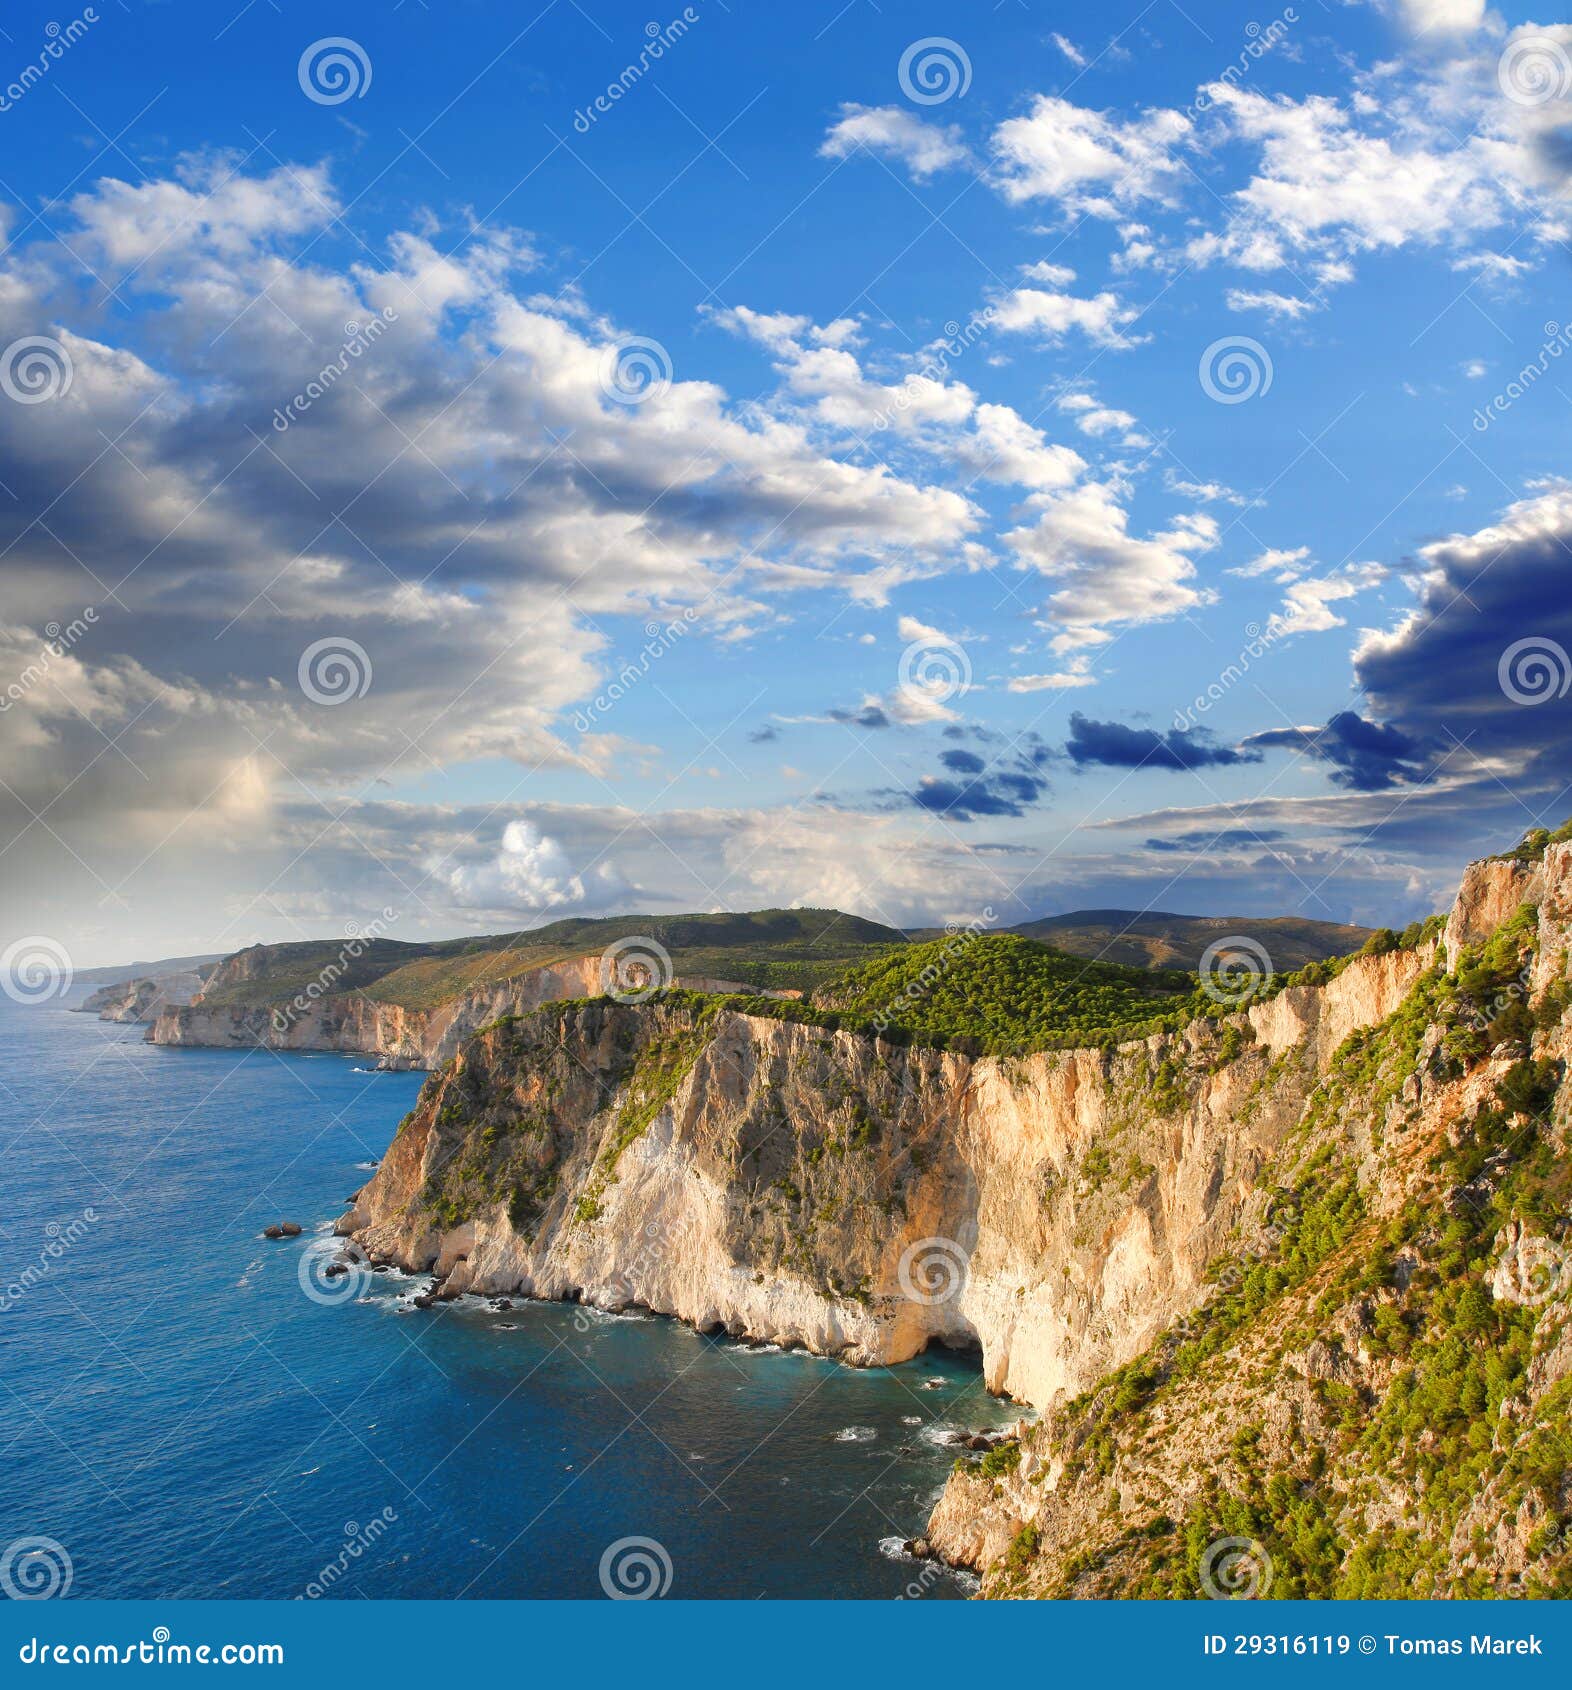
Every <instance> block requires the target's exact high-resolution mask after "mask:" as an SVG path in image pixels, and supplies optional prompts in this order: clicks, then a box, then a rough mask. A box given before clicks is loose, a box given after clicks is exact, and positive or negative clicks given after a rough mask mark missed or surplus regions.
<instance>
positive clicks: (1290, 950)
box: [1010, 910, 1371, 974]
mask: <svg viewBox="0 0 1572 1690" xmlns="http://www.w3.org/2000/svg"><path fill="white" fill-rule="evenodd" d="M1010 931H1011V932H1012V933H1021V934H1024V935H1025V936H1026V937H1027V938H1028V939H1038V940H1041V941H1042V943H1043V944H1045V945H1053V946H1054V947H1055V948H1056V949H1058V950H1061V951H1068V952H1069V953H1070V954H1071V955H1072V956H1080V957H1090V958H1094V959H1095V960H1097V961H1098V962H1117V963H1123V964H1124V965H1125V966H1126V967H1129V968H1180V969H1195V968H1198V967H1199V966H1200V962H1201V954H1202V952H1204V951H1205V949H1206V947H1207V946H1208V945H1210V944H1212V943H1213V942H1214V941H1215V940H1218V939H1232V938H1242V939H1253V940H1255V941H1256V943H1257V944H1259V945H1261V946H1263V947H1264V948H1265V950H1266V954H1267V955H1268V956H1269V957H1270V958H1271V959H1272V967H1273V969H1274V970H1275V971H1276V972H1277V973H1279V974H1291V973H1292V972H1293V971H1294V970H1295V969H1296V968H1302V967H1303V966H1304V965H1305V964H1306V963H1307V962H1320V961H1321V960H1322V959H1323V958H1326V957H1334V956H1346V955H1347V954H1348V953H1349V952H1350V951H1357V950H1358V949H1359V947H1360V946H1361V945H1362V944H1364V942H1365V940H1366V939H1368V938H1369V937H1370V933H1371V929H1370V928H1368V927H1353V926H1349V925H1347V924H1346V923H1344V922H1339V921H1309V920H1306V919H1304V918H1303V917H1301V916H1296V915H1271V916H1251V915H1174V914H1172V913H1170V912H1168V911H1166V910H1072V911H1071V912H1070V913H1069V914H1068V915H1045V916H1043V917H1041V918H1040V919H1039V920H1037V921H1023V922H1021V923H1019V925H1017V926H1015V927H1012V928H1011V929H1010Z"/></svg>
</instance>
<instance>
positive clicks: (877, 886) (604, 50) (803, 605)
mask: <svg viewBox="0 0 1572 1690" xmlns="http://www.w3.org/2000/svg"><path fill="white" fill-rule="evenodd" d="M73 20H74V21H73ZM51 26H53V27H52V28H51ZM51 47H52V50H51ZM656 48H658V49H659V51H658V53H657V52H656V51H655V49H656ZM0 52H3V55H4V65H5V68H4V75H5V76H7V77H8V78H10V86H9V88H7V89H6V90H4V93H5V105H4V108H3V109H0V134H4V135H5V136H6V137H8V138H9V139H10V140H11V141H12V145H11V146H9V147H7V148H6V159H7V163H6V166H5V168H4V171H3V172H0V192H3V193H4V196H5V205H4V211H3V216H4V219H5V233H6V240H7V245H6V250H5V254H4V260H3V268H0V347H3V349H4V351H3V357H4V361H5V367H6V373H7V376H8V378H9V385H7V386H6V392H5V395H4V402H0V480H3V482H4V484H5V488H6V492H7V494H8V495H9V497H8V498H7V497H4V496H0V548H3V552H0V555H3V560H4V561H3V562H0V593H3V595H4V597H3V600H0V663H3V668H4V673H3V674H0V685H4V686H5V688H6V690H5V693H4V695H3V702H4V704H5V706H6V708H5V710H4V714H3V715H0V779H3V780H4V783H5V784H4V786H3V787H0V847H3V849H4V852H5V855H6V858H7V863H8V868H9V870H10V872H9V873H8V875H7V892H6V894H5V898H4V905H5V928H6V932H7V935H9V934H12V933H17V934H36V933H41V934H45V935H49V936H51V937H53V938H55V939H56V940H58V941H59V942H60V943H61V944H63V945H65V946H66V947H67V948H68V949H69V950H70V951H71V954H72V955H73V956H74V957H76V958H77V959H78V961H79V964H80V965H82V966H86V965H88V964H90V963H92V962H97V961H103V960H111V959H112V958H113V957H115V956H118V955H120V954H122V953H123V952H125V951H126V950H127V949H130V950H136V951H141V952H146V951H147V950H149V949H164V950H179V949H186V948H192V949H196V948H201V949H207V948H230V947H232V946H234V945H238V944H241V943H245V942H248V941H250V940H252V939H254V938H273V939H280V938H288V937H305V936H315V935H318V934H323V933H332V932H336V931H338V930H340V928H341V927H342V925H343V922H344V921H345V920H346V919H354V920H356V921H360V922H366V921H370V920H375V921H377V922H378V924H379V926H381V927H383V928H385V930H386V931H389V932H392V933H395V934H402V935H406V936H417V935H419V934H422V933H449V932H455V931H460V930H464V929H474V930H486V929H496V928H499V927H508V926H516V925H528V924H534V923H537V922H540V921H545V920H550V919H553V918H554V917H556V916H560V915H564V914H571V913H599V912H601V911H605V910H617V909H627V908H646V907H647V908H665V909H672V908H717V907H731V908H738V907H756V906H759V905H763V904H772V903H807V904H814V905H820V904H825V905H838V906H840V907H844V908H850V909H855V910H857V911H859V912H860V913H863V914H866V915H869V916H873V917H876V918H882V919H886V920H890V921H893V922H899V923H913V922H922V921H934V920H944V919H951V918H966V917H969V916H971V915H975V914H977V913H978V912H980V911H982V910H984V909H985V908H986V909H990V910H992V911H993V912H994V916H995V919H999V920H1004V921H1013V920H1020V919H1023V918H1025V917H1027V916H1031V915H1035V914H1039V913H1044V912H1047V911H1052V910H1059V909H1068V908H1075V907H1080V906H1086V905H1104V904H1119V905H1128V906H1134V907H1141V906H1145V905H1154V906H1156V907H1159V908H1178V909H1185V910H1193V911H1197V912H1209V913H1275V912H1278V911H1299V912H1302V913H1305V914H1310V915H1317V916H1323V917H1333V918H1340V919H1356V920H1363V921H1371V922H1374V921H1381V920H1399V919H1406V918H1408V917H1409V916H1412V915H1414V914H1417V913H1421V912H1423V911H1425V910H1427V909H1429V908H1432V907H1434V906H1435V905H1436V904H1437V903H1438V902H1440V901H1442V900H1443V899H1444V897H1445V896H1446V893H1447V890H1448V887H1449V883H1450V882H1451V881H1452V879H1453V878H1454V877H1455V875H1456V872H1457V869H1458V868H1459V866H1460V865H1461V863H1462V862H1463V861H1464V860H1466V858H1467V857H1468V856H1469V855H1470V854H1477V853H1478V852H1480V851H1483V850H1488V849H1495V848H1500V847H1501V846H1503V845H1504V844H1506V843H1508V842H1510V840H1511V839H1512V838H1514V837H1516V836H1517V835H1518V834H1519V833H1520V832H1521V831H1522V830H1523V828H1525V827H1526V826H1528V825H1529V824H1530V823H1533V822H1539V821H1547V820H1548V821H1552V822H1554V821H1558V820H1560V819H1561V818H1562V817H1563V815H1564V814H1565V813H1566V812H1568V811H1572V796H1569V794H1568V792H1567V790H1566V780H1567V776H1568V774H1569V772H1572V771H1569V770H1568V768H1567V763H1568V755H1567V752H1568V742H1569V735H1568V719H1567V713H1568V707H1567V701H1566V699H1565V698H1563V696H1562V690H1563V683H1564V682H1565V683H1568V685H1569V688H1572V663H1569V660H1568V658H1567V655H1566V653H1567V647H1568V645H1569V644H1572V626H1569V624H1572V595H1569V594H1568V592H1567V590H1566V588H1567V585H1568V574H1569V572H1568V568H1567V563H1568V553H1567V547H1566V537H1567V535H1568V533H1569V531H1572V493H1569V492H1568V489H1567V488H1566V486H1565V485H1564V484H1563V483H1562V482H1561V481H1560V479H1559V478H1560V477H1561V476H1563V475H1564V474H1565V473H1566V464H1565V461H1564V460H1565V457H1566V440H1567V431H1566V421H1567V418H1568V410H1567V405H1568V384H1567V382H1566V380H1565V379H1564V377H1563V375H1562V371H1561V365H1560V359H1561V356H1562V354H1563V353H1564V352H1565V350H1566V344H1565V341H1564V338H1563V334H1562V320H1563V318H1564V317H1566V316H1567V315H1568V314H1569V312H1568V302H1567V291H1566V286H1565V281H1566V276H1567V259H1568V232H1569V223H1568V208H1567V200H1566V159H1567V157H1568V152H1567V147H1566V141H1567V137H1568V133H1569V131H1568V123H1569V119H1572V31H1569V30H1568V28H1567V26H1564V25H1561V24H1559V23H1556V22H1555V21H1554V20H1548V21H1546V20H1538V21H1536V19H1535V17H1534V15H1533V14H1532V13H1531V12H1528V11H1525V10H1523V9H1521V8H1517V7H1509V8H1494V7H1492V8H1489V9H1486V8H1485V7H1483V6H1482V5H1478V4H1475V3H1473V0H1390V3H1377V4H1355V5H1343V4H1331V5H1327V4H1322V3H1321V0H1303V3H1302V4H1300V5H1298V6H1291V7H1285V8H1281V9H1278V10H1273V9H1271V8H1261V7H1256V8H1253V9H1252V8H1245V7H1235V6H1231V5H1209V6H1206V7H1204V8H1199V7H1187V8H1185V9H1184V10H1181V9H1180V7H1179V6H1177V5H1175V4H1172V3H1171V0H1160V3H1156V4H1152V5H1148V6H1146V7H1144V8H1141V7H1138V6H1136V5H1133V4H1132V5H1131V6H1130V7H1129V8H1128V9H1127V10H1119V9H1117V8H1116V9H1115V10H1114V11H1112V12H1110V11H1109V10H1108V9H1107V8H1105V7H1095V8H1094V7H1073V6H1041V5H1023V4H1010V3H1006V4H1001V5H999V6H998V7H996V8H991V9H987V8H985V9H977V10H975V11H974V10H973V9H971V8H956V7H954V6H938V5H934V6H929V5H910V6H894V5H884V6H881V7H878V8H875V6H873V5H872V4H870V3H868V0H855V3H853V4H851V5H848V6H844V7H843V6H840V5H837V4H826V5H822V6H821V5H813V4H810V5H805V6H799V7H793V8H789V9H785V8H767V7H760V6H745V5H741V4H736V3H733V4H731V5H730V6H722V5H719V4H694V5H692V6H691V7H688V8H686V10H684V9H683V8H674V9H669V10H668V11H665V12H651V11H649V10H648V9H647V8H642V7H638V8H636V7H631V6H623V5H596V6H593V7H589V6H582V7H581V6H578V5H574V4H572V3H571V0H557V3H555V4H551V5H547V6H545V7H544V8H542V9H540V10H539V11H538V12H536V11H534V10H533V9H532V8H530V7H525V8H512V7H501V6H494V5H483V4H460V5H451V6H444V7H440V8H439V7H435V6H432V7H427V6H424V5H421V4H419V3H418V0H406V3H405V4H403V5H400V6H397V7H387V6H366V5H342V6H337V7H334V8H332V9H331V12H330V13H328V12H324V11H323V10H322V9H321V8H320V7H305V6H300V5H294V4H289V3H287V0H279V3H278V4H276V5H275V4H271V3H269V0H256V3H254V4H252V5H250V6H248V7H246V8H244V9H243V10H242V9H240V8H238V7H237V8H235V9H234V11H233V12H231V9H230V8H229V7H228V6H219V7H212V6H202V7H197V6H188V5H177V4H171V5H156V6H143V5H140V4H136V3H135V0H130V3H128V4H126V5H121V4H118V3H117V0H105V3H104V4H102V5H99V6H97V7H95V8H90V9H86V10H83V11H81V12H79V13H73V14H71V15H70V16H68V15H67V14H66V13H63V12H59V11H56V12H52V13H51V12H46V11H43V10H40V9H32V8H25V7H24V8H21V9H20V11H19V12H17V13H15V14H14V15H13V14H8V17H7V19H6V22H5V33H4V37H3V38H0ZM614 86H615V87H617V88H618V93H617V95H616V97H615V98H611V97H609V91H610V90H611V89H612V88H613V87H614ZM597 97H599V106H598V107H597ZM368 325H371V326H369V327H368ZM1569 334H1572V331H1569ZM651 376H652V377H653V380H647V379H645V378H647V377H651ZM619 383H621V384H622V385H621V386H619ZM13 390H14V391H13ZM281 425H282V426H281ZM89 612H91V614H89ZM51 629H53V630H55V631H54V632H53V633H51V632H50V630H51ZM649 629H654V630H656V633H655V634H654V635H653V636H652V635H651V634H650V633H649V632H648V631H647V630H649ZM61 630H64V632H63V633H62V632H61ZM662 630H667V631H662ZM335 659H336V662H335ZM619 673H622V674H623V676H624V678H623V680H622V682H620V683H618V684H615V685H614V684H613V682H614V681H615V678H616V677H617V676H618V675H619ZM597 700H598V701H599V702H597ZM1198 701H1200V702H1199V704H1198Z"/></svg>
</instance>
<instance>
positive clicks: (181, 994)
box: [76, 971, 202, 1023]
mask: <svg viewBox="0 0 1572 1690" xmlns="http://www.w3.org/2000/svg"><path fill="white" fill-rule="evenodd" d="M201 989H202V976H201V975H200V974H198V973H196V972H194V971H192V972H188V973H181V974H163V975H160V976H159V977H158V978H157V979H155V980H123V981H120V982H118V983H116V984H115V985H112V986H100V987H99V988H98V990H97V991H96V992H91V993H89V994H88V996H87V997H86V998H84V999H83V1000H82V1002H81V1003H79V1004H78V1005H77V1006H76V1007H77V1010H78V1012H79V1013H81V1014H83V1015H96V1016H97V1017H98V1019H99V1020H100V1021H120V1022H127V1023H143V1022H146V1023H152V1022H154V1021H156V1020H157V1019H158V1017H159V1015H160V1014H161V1013H162V1012H163V1011H164V1010H165V1009H166V1008H169V1007H171V1006H173V1005H177V1004H187V1003H189V1002H190V1001H191V999H192V998H193V997H195V996H196V994H197V993H198V992H199V991H201Z"/></svg>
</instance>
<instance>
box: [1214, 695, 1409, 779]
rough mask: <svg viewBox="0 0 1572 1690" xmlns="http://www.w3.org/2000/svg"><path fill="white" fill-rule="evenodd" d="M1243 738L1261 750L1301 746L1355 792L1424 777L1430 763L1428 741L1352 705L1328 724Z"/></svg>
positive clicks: (1341, 711) (1308, 755)
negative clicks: (1369, 716) (1370, 717)
mask: <svg viewBox="0 0 1572 1690" xmlns="http://www.w3.org/2000/svg"><path fill="white" fill-rule="evenodd" d="M1244 743H1245V745H1246V746H1249V747H1251V748H1254V749H1257V750H1260V751H1271V750H1284V749H1286V750H1291V751H1300V752H1303V753H1304V755H1305V756H1307V757H1313V758H1314V759H1315V760H1316V761H1317V762H1320V763H1329V764H1331V766H1332V780H1333V783H1334V784H1335V785H1337V786H1346V787H1350V788H1352V789H1353V790H1354V791H1355V792H1383V791H1385V790H1386V789H1387V788H1388V787H1392V786H1398V785H1400V784H1405V783H1408V782H1412V781H1416V780H1420V779H1422V778H1423V777H1424V775H1425V773H1426V772H1427V766H1428V763H1429V756H1428V752H1427V747H1426V745H1425V742H1423V741H1421V740H1419V739H1416V738H1414V737H1412V736H1411V735H1409V734H1406V733H1404V732H1403V731H1402V729H1401V728H1396V727H1392V726H1390V725H1388V724H1383V723H1380V722H1369V721H1366V720H1365V718H1364V717H1363V716H1361V715H1359V714H1358V713H1357V712H1356V711H1353V710H1340V711H1339V712H1338V713H1337V715H1335V716H1334V717H1333V718H1332V719H1331V721H1329V722H1328V723H1327V724H1326V726H1325V727H1324V728H1270V729H1268V730H1267V731H1266V732H1265V733H1258V734H1251V735H1250V737H1249V738H1248V739H1247V740H1246V741H1245V742H1244Z"/></svg>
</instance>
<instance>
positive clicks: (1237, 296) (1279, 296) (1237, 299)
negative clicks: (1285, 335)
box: [1225, 288, 1321, 320]
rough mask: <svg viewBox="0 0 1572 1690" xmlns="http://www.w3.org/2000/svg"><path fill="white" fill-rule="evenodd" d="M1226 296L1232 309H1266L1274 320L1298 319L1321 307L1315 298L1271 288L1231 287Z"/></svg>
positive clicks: (1229, 307)
mask: <svg viewBox="0 0 1572 1690" xmlns="http://www.w3.org/2000/svg"><path fill="white" fill-rule="evenodd" d="M1225 298H1226V300H1227V303H1228V309H1229V310H1230V311H1264V312H1265V313H1266V314H1267V316H1268V317H1271V318H1273V319H1274V320H1275V319H1276V318H1278V317H1288V318H1292V319H1297V318H1299V317H1303V316H1305V315H1306V314H1307V313H1309V312H1311V311H1319V310H1320V309H1321V307H1320V306H1319V305H1317V304H1316V303H1315V302H1314V301H1313V300H1309V299H1299V298H1296V297H1294V296H1293V295H1291V294H1285V293H1273V292H1272V290H1271V289H1270V288H1261V289H1255V290H1252V289H1249V288H1229V290H1228V292H1227V294H1226V295H1225Z"/></svg>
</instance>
